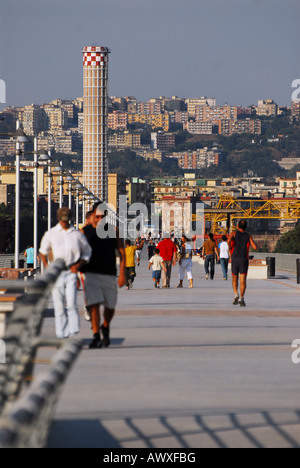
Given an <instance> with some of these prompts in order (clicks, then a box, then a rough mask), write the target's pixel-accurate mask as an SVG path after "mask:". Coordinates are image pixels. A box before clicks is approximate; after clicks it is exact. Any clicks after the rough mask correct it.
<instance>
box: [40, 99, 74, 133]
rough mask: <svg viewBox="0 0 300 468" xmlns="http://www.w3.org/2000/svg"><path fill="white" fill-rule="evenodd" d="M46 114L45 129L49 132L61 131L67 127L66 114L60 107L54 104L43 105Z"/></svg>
mask: <svg viewBox="0 0 300 468" xmlns="http://www.w3.org/2000/svg"><path fill="white" fill-rule="evenodd" d="M43 109H44V111H45V114H46V122H47V123H46V128H47V130H49V131H50V132H54V131H56V130H63V129H65V128H67V125H68V113H67V111H65V110H64V109H63V108H62V107H59V106H57V105H55V104H44V106H43Z"/></svg>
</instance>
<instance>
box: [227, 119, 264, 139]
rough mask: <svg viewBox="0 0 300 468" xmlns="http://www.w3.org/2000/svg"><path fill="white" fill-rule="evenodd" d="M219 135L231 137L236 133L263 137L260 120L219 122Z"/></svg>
mask: <svg viewBox="0 0 300 468" xmlns="http://www.w3.org/2000/svg"><path fill="white" fill-rule="evenodd" d="M218 128H219V134H220V135H224V136H231V135H233V134H234V133H238V134H243V133H248V134H252V135H261V129H262V127H261V120H260V119H249V118H248V119H240V120H220V121H219V122H218Z"/></svg>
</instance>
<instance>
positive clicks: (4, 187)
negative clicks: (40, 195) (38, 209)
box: [0, 169, 33, 210]
mask: <svg viewBox="0 0 300 468" xmlns="http://www.w3.org/2000/svg"><path fill="white" fill-rule="evenodd" d="M0 186H1V199H0V204H1V203H5V204H6V205H7V206H12V207H13V206H14V204H15V188H16V172H15V170H14V169H12V170H9V171H8V170H4V171H1V169H0ZM20 207H21V210H25V209H26V210H32V209H33V173H32V172H30V171H22V170H21V171H20Z"/></svg>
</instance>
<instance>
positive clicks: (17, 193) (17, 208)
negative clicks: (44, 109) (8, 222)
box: [15, 120, 29, 268]
mask: <svg viewBox="0 0 300 468" xmlns="http://www.w3.org/2000/svg"><path fill="white" fill-rule="evenodd" d="M15 136H16V139H17V142H16V186H15V187H16V188H15V268H19V255H20V179H21V177H20V156H21V148H20V143H27V142H28V141H29V139H28V137H27V136H26V135H25V133H24V132H23V130H22V128H21V127H20V122H19V120H17V126H16V132H15Z"/></svg>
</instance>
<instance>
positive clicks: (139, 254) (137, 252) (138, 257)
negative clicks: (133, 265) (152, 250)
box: [136, 250, 142, 259]
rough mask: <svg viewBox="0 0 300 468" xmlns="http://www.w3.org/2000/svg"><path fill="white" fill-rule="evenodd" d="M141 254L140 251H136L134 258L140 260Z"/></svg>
mask: <svg viewBox="0 0 300 468" xmlns="http://www.w3.org/2000/svg"><path fill="white" fill-rule="evenodd" d="M141 253H142V251H141V250H137V251H136V258H137V259H140V258H141Z"/></svg>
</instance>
